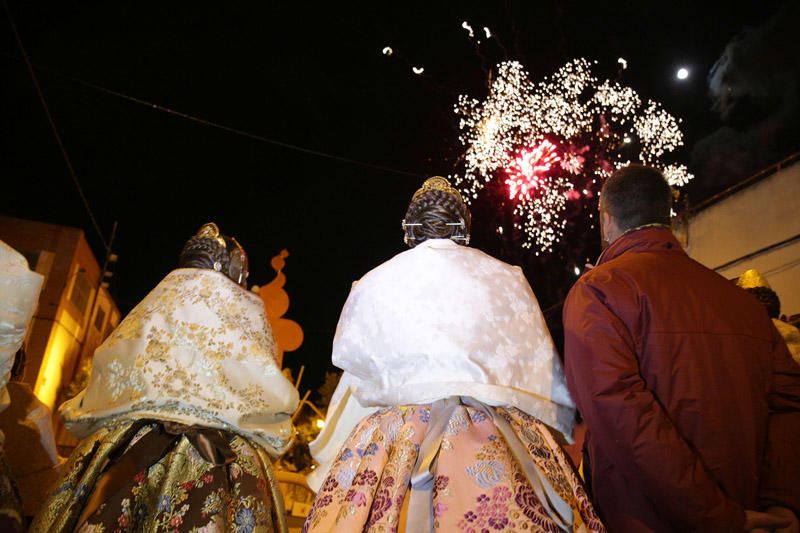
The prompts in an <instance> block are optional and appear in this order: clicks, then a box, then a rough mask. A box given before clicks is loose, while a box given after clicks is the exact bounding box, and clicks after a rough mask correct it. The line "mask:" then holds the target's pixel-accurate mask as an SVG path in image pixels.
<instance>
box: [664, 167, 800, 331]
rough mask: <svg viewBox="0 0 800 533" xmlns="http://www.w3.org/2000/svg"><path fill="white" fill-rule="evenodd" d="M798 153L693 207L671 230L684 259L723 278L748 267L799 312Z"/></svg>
mask: <svg viewBox="0 0 800 533" xmlns="http://www.w3.org/2000/svg"><path fill="white" fill-rule="evenodd" d="M798 212H800V154H795V155H794V156H792V157H790V158H787V159H786V160H784V161H782V162H780V163H778V164H777V165H774V166H772V167H770V168H768V169H765V170H764V171H762V172H760V173H758V174H756V175H755V176H752V177H751V178H749V179H747V180H744V181H743V182H742V183H740V184H739V185H737V186H735V187H732V188H731V189H729V190H727V191H724V192H723V193H721V194H719V195H717V196H715V197H714V198H711V199H709V200H708V201H706V202H703V203H701V204H699V205H698V206H697V207H694V208H692V209H691V210H690V211H689V216H688V217H686V218H685V219H684V220H683V222H682V223H679V224H678V225H677V227H676V230H677V231H676V233H677V234H678V235H679V237H681V238H682V240H683V241H684V245H685V246H686V249H687V251H688V253H689V255H690V256H691V257H692V258H694V259H696V260H697V261H699V262H700V263H702V264H704V265H705V266H707V267H709V268H712V269H714V270H716V271H717V272H718V273H720V274H721V275H723V276H725V277H726V278H728V279H735V278H737V277H738V276H740V275H741V274H742V273H743V272H744V271H746V270H748V269H751V268H754V269H756V270H758V271H759V272H761V274H763V275H764V277H765V278H766V279H767V281H768V282H769V284H770V286H771V287H772V289H773V290H774V291H775V292H776V293H777V294H778V297H779V298H780V299H781V313H783V314H785V315H787V316H793V315H797V314H798V313H800V216H798Z"/></svg>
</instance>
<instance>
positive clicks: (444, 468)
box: [304, 400, 605, 533]
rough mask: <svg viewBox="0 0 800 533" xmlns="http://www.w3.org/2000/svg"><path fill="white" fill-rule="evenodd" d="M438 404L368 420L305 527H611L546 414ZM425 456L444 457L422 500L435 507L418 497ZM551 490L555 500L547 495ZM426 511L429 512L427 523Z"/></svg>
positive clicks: (483, 530)
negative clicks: (556, 510)
mask: <svg viewBox="0 0 800 533" xmlns="http://www.w3.org/2000/svg"><path fill="white" fill-rule="evenodd" d="M435 406H436V404H434V409H433V412H434V415H433V416H432V415H431V413H432V406H430V405H417V406H408V407H389V408H384V409H381V410H380V411H378V412H376V413H374V414H372V415H370V416H368V417H366V418H365V419H364V420H362V421H361V422H360V423H359V425H358V426H357V427H356V429H355V430H354V431H353V433H352V434H351V435H350V437H349V439H348V440H347V442H346V443H345V445H344V447H343V448H342V450H341V451H340V453H339V455H338V457H337V458H336V460H335V461H334V463H333V465H332V467H331V470H330V472H328V475H327V477H326V479H325V482H324V484H323V486H322V488H321V489H320V491H319V493H318V494H317V497H316V500H315V502H314V505H313V507H312V509H311V512H310V514H309V516H308V519H307V520H306V523H305V527H304V532H313V531H325V532H328V531H341V532H353V531H381V532H384V531H387V532H388V531H413V532H415V533H416V532H417V531H425V530H435V531H443V532H451V531H467V532H474V533H489V532H493V531H548V532H549V531H553V532H556V531H562V530H569V531H599V532H602V531H605V528H604V527H603V524H602V523H601V522H600V520H599V518H598V517H597V515H596V514H595V511H594V509H593V507H592V504H591V502H590V501H589V498H588V497H587V495H586V492H585V491H584V488H583V486H582V484H581V482H580V480H579V479H578V477H577V476H576V475H575V473H574V470H573V468H572V466H571V464H570V463H569V460H568V459H567V457H566V456H565V454H564V453H563V452H562V451H561V449H560V448H559V446H558V444H557V443H556V442H555V440H554V438H553V436H552V435H551V434H550V431H549V430H548V429H547V428H546V427H545V426H544V425H543V424H542V423H541V422H539V421H538V420H536V419H535V418H533V417H531V416H529V415H527V414H525V413H523V412H522V411H520V410H518V409H515V408H513V407H512V408H502V407H496V408H492V407H488V406H484V405H481V406H478V407H476V406H473V405H472V404H469V402H465V403H462V402H461V401H460V400H458V401H457V404H456V405H455V406H454V408H452V409H451V410H449V411H447V412H446V415H444V418H446V419H445V420H438V421H437V420H436V417H437V416H439V417H441V416H442V414H441V413H442V411H441V410H436V409H435ZM433 426H438V427H439V428H442V429H441V431H440V430H436V429H432V427H433ZM501 429H502V430H501ZM433 431H438V432H440V436H439V437H438V439H439V440H438V441H437V443H436V444H435V447H436V450H435V452H436V453H435V454H431V453H430V450H428V451H426V448H430V445H429V444H427V443H428V441H429V437H428V436H426V434H428V433H429V432H433ZM509 432H513V435H512V434H510V433H509ZM504 435H505V436H504ZM509 441H515V444H514V445H511V444H509ZM421 449H422V452H420V450H421ZM522 454H524V455H523V456H522V457H519V455H522ZM421 455H422V456H423V457H420V456H421ZM425 455H435V458H434V460H432V461H430V462H429V463H430V466H429V467H426V468H427V470H429V471H430V475H429V477H430V480H431V483H430V492H429V494H426V495H425V496H424V497H423V498H422V500H421V501H423V502H424V505H427V506H428V509H425V508H424V507H420V506H419V504H415V503H414V499H415V498H417V496H415V495H414V492H415V491H416V490H417V488H416V487H414V488H412V486H414V483H415V482H416V481H418V480H419V479H420V462H421V461H422V462H424V461H423V459H424V456H425ZM537 469H538V473H539V474H538V478H536V476H533V478H536V479H533V478H532V477H531V475H530V472H532V471H537ZM526 472H527V473H528V474H527V475H526ZM423 474H424V473H423ZM422 477H424V476H422ZM537 479H545V480H546V481H545V483H544V484H541V483H539V481H537ZM542 486H545V487H546V488H545V489H542ZM537 487H538V489H537ZM547 490H549V491H551V492H550V494H551V495H552V497H551V498H548V497H546V496H545V497H542V495H543V494H544V495H546V494H547ZM554 493H557V496H555V495H554ZM542 500H546V501H545V502H544V503H543V501H542ZM551 500H558V501H559V502H560V503H561V504H562V507H561V509H562V513H561V515H562V516H563V515H567V516H568V517H569V518H568V521H567V522H566V523H565V522H564V521H563V520H558V519H555V520H554V518H553V513H552V511H551V512H548V509H552V505H551V503H552V501H551ZM417 501H420V500H419V498H417ZM415 509H416V510H415ZM419 509H423V511H424V512H423V513H419V512H417V511H418V510H419ZM419 514H426V515H429V518H430V520H429V521H428V520H427V519H426V520H425V521H423V522H420V518H419V516H417V515H419ZM559 524H560V526H559Z"/></svg>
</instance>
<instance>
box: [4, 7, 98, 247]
mask: <svg viewBox="0 0 800 533" xmlns="http://www.w3.org/2000/svg"><path fill="white" fill-rule="evenodd" d="M3 7H4V8H5V10H6V15H7V16H8V22H9V24H10V25H11V29H12V31H13V32H14V37H15V38H16V41H17V46H18V47H19V51H20V54H22V59H23V60H24V61H25V66H26V67H27V69H28V73H29V74H30V76H31V80H32V81H33V85H34V87H35V88H36V94H37V95H38V96H39V101H40V102H41V103H42V107H43V108H44V114H45V115H46V116H47V121H48V122H49V123H50V129H51V130H52V131H53V136H54V137H55V138H56V143H57V144H58V148H59V149H60V150H61V155H62V156H63V158H64V162H65V163H66V165H67V170H68V171H69V176H70V178H72V183H74V184H75V188H76V189H77V190H78V196H80V199H81V202H82V203H83V207H84V208H85V209H86V213H87V214H88V215H89V219H90V220H91V222H92V226H94V229H95V231H96V232H97V236H98V237H99V238H100V242H102V243H103V247H104V248H105V250H106V252H107V251H108V243H107V242H106V239H105V237H104V236H103V231H102V230H101V229H100V225H99V224H98V223H97V218H95V216H94V212H93V211H92V208H91V206H90V205H89V200H88V199H87V198H86V194H84V192H83V187H81V184H80V181H78V176H77V174H76V173H75V168H74V167H73V166H72V161H71V160H70V158H69V154H68V153H67V148H66V147H65V146H64V142H63V141H62V140H61V135H59V133H58V128H57V127H56V123H55V121H54V120H53V116H52V115H51V114H50V108H49V107H48V106H47V100H45V98H44V94H43V93H42V88H41V87H40V86H39V80H38V79H37V78H36V72H35V71H34V69H33V65H32V64H31V62H30V59H29V58H28V54H27V52H25V46H23V44H22V38H21V37H20V35H19V32H18V31H17V25H16V24H15V23H14V17H12V16H11V9H9V7H8V2H7V1H6V0H3Z"/></svg>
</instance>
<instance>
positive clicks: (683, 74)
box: [676, 67, 689, 80]
mask: <svg viewBox="0 0 800 533" xmlns="http://www.w3.org/2000/svg"><path fill="white" fill-rule="evenodd" d="M676 76H677V77H678V79H679V80H685V79H686V78H688V77H689V70H688V69H686V68H684V67H681V68H679V69H678V73H677V74H676Z"/></svg>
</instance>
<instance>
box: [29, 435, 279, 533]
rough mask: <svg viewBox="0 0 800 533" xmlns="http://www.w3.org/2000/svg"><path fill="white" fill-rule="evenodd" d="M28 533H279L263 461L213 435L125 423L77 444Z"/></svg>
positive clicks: (253, 450)
mask: <svg viewBox="0 0 800 533" xmlns="http://www.w3.org/2000/svg"><path fill="white" fill-rule="evenodd" d="M64 468H65V469H64V472H65V473H64V475H63V476H62V478H61V479H60V480H59V481H58V483H57V484H56V485H55V486H54V487H53V488H52V489H51V491H50V493H49V495H48V497H47V500H46V501H45V503H44V505H43V506H42V508H41V509H40V510H39V512H38V513H37V515H36V517H35V518H34V521H33V524H32V526H31V530H30V531H31V532H42V533H44V532H62V531H82V532H100V531H102V532H109V533H110V532H115V531H126V532H127V531H136V532H140V531H148V532H151V531H152V532H155V531H190V530H191V531H198V532H200V531H203V532H211V531H240V532H285V531H287V527H286V516H285V514H284V509H283V500H282V498H281V496H280V490H279V488H278V485H277V482H276V481H275V478H274V476H273V473H272V468H271V466H270V461H269V457H268V456H267V454H266V452H264V451H263V450H262V449H261V448H260V447H259V446H258V445H257V444H254V443H251V442H249V441H248V440H247V439H245V438H243V437H241V436H239V435H234V434H232V433H227V432H223V431H219V430H210V429H204V428H198V427H188V426H183V425H180V424H172V423H161V422H155V421H145V422H142V421H139V422H125V423H122V424H119V425H115V426H112V427H109V428H106V429H102V430H100V431H98V432H97V433H95V434H94V435H92V436H91V437H89V438H88V439H85V440H84V441H82V442H81V443H80V444H79V445H78V447H77V448H76V449H75V451H74V452H73V454H72V456H71V457H70V459H69V461H68V462H67V464H66V465H65V467H64Z"/></svg>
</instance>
